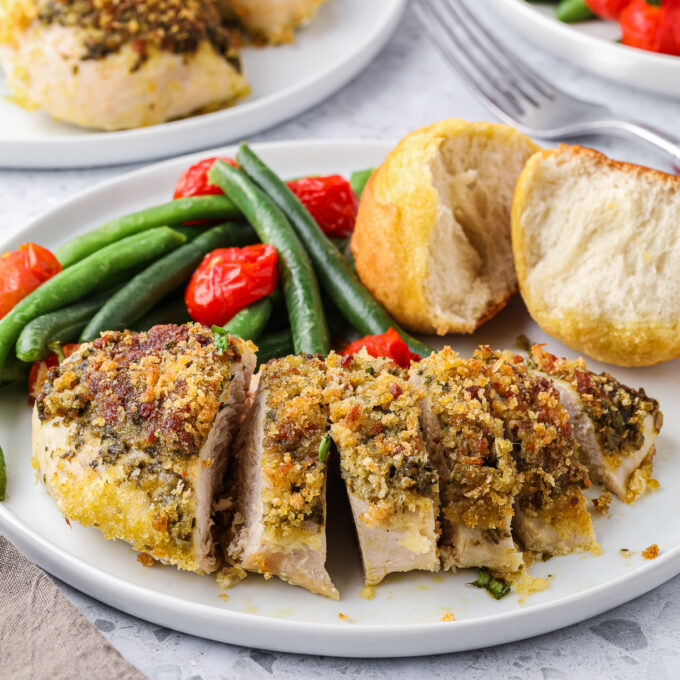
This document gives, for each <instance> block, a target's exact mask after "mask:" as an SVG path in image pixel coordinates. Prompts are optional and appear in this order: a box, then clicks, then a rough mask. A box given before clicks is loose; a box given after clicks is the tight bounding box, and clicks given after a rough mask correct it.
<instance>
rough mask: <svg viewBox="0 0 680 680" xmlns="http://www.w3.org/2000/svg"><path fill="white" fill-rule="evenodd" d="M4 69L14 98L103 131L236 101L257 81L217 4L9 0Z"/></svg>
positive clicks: (1, 36) (2, 38)
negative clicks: (250, 80)
mask: <svg viewBox="0 0 680 680" xmlns="http://www.w3.org/2000/svg"><path fill="white" fill-rule="evenodd" d="M7 1H8V3H10V5H13V6H14V10H13V11H12V12H11V13H10V12H7V17H8V19H7V23H9V24H11V25H9V26H5V27H4V28H3V29H2V30H1V31H0V66H2V68H3V70H4V71H5V74H6V78H7V83H8V86H9V87H10V90H11V91H12V94H13V98H14V100H15V101H16V102H17V103H18V104H20V105H22V106H24V107H26V108H28V109H35V108H40V109H43V110H44V111H46V112H47V113H48V114H50V115H51V116H53V117H54V118H56V119H59V120H63V121H66V122H68V123H73V124H75V125H80V126H83V127H88V128H94V129H99V130H122V129H126V128H136V127H142V126H146V125H155V124H157V123H162V122H164V121H167V120H172V119H176V118H181V117H184V116H188V115H191V114H194V113H200V112H202V111H207V110H214V109H216V108H221V107H224V106H227V105H229V104H231V103H232V102H233V101H234V100H235V99H237V98H239V97H242V96H244V95H246V94H247V93H248V91H249V87H248V84H247V82H246V80H245V78H244V76H243V74H242V72H241V66H240V61H239V59H238V55H237V53H236V51H235V48H234V46H232V41H231V37H230V34H229V33H228V32H227V30H226V29H225V28H224V27H223V26H222V25H221V19H220V15H219V12H218V11H217V9H216V7H215V6H214V5H213V3H212V2H209V0H190V1H189V2H184V1H183V0H145V3H144V4H143V5H142V6H141V7H140V6H139V5H138V4H135V3H117V2H113V1H112V0H108V1H107V0H104V1H103V2H101V3H93V2H91V1H90V0H63V1H60V0H30V1H28V0H7Z"/></svg>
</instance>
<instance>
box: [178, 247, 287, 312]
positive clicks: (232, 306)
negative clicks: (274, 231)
mask: <svg viewBox="0 0 680 680" xmlns="http://www.w3.org/2000/svg"><path fill="white" fill-rule="evenodd" d="M276 262H277V256H276V250H275V248H274V246H271V245H269V244H265V243H258V244H257V245H253V246H246V247H245V248H218V249H217V250H213V251H212V252H211V253H208V254H207V255H206V256H205V257H204V258H203V261H202V262H201V264H200V265H199V266H198V269H196V271H195V272H194V273H193V276H192V277H191V280H190V281H189V285H188V286H187V289H186V292H185V294H184V300H185V302H186V304H187V309H188V310H189V315H190V316H191V318H192V319H193V320H194V321H198V322H199V323H202V324H204V325H206V326H212V325H215V326H224V324H225V323H227V321H229V319H231V317H232V316H234V314H236V313H237V312H240V311H241V310H242V309H244V308H245V307H247V306H248V305H250V304H252V303H253V302H256V301H257V300H259V299H260V298H263V297H265V296H267V295H270V294H271V293H272V292H273V291H274V288H276V284H277V283H278V280H279V272H278V269H277V267H276Z"/></svg>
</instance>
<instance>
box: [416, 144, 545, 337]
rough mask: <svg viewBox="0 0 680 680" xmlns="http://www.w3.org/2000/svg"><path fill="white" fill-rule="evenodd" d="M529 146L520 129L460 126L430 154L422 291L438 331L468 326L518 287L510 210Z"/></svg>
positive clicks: (466, 329) (472, 326)
mask: <svg viewBox="0 0 680 680" xmlns="http://www.w3.org/2000/svg"><path fill="white" fill-rule="evenodd" d="M532 152H533V148H532V147H531V145H530V142H529V141H528V140H527V139H526V138H524V137H523V136H521V135H517V136H514V135H508V136H505V135H504V136H498V137H497V136H494V135H481V134H476V133H475V132H474V131H462V132H459V133H458V134H456V135H454V136H451V137H449V138H445V139H443V141H442V143H441V145H440V147H439V152H438V153H437V154H435V156H434V157H433V159H432V162H431V165H430V172H431V175H432V183H433V185H434V187H435V189H436V191H437V193H438V206H437V220H436V224H435V227H434V229H433V230H432V232H431V236H430V240H429V243H428V248H429V258H430V259H429V273H428V276H427V279H426V282H425V293H426V297H427V299H428V302H429V303H430V305H431V308H432V312H433V315H434V316H435V318H436V320H437V326H438V331H439V332H442V333H445V332H447V330H450V329H451V328H452V327H454V328H456V329H457V330H461V331H464V332H472V331H473V330H474V329H475V328H476V327H477V326H478V325H479V324H480V323H481V322H482V321H484V320H485V319H487V318H489V317H490V316H492V315H493V314H494V313H495V312H496V311H497V310H498V309H500V308H501V307H502V306H503V305H504V304H505V302H506V301H507V299H508V298H509V297H510V296H511V295H512V294H513V293H514V292H515V291H516V289H517V278H516V275H515V268H514V265H513V258H512V249H511V242H510V208H511V203H512V195H513V191H514V188H515V182H516V181H517V177H518V176H519V174H520V172H521V171H522V168H523V167H524V164H525V163H526V161H527V158H528V157H529V156H530V155H531V153H532Z"/></svg>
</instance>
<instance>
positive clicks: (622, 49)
mask: <svg viewBox="0 0 680 680" xmlns="http://www.w3.org/2000/svg"><path fill="white" fill-rule="evenodd" d="M488 4H489V5H490V6H491V8H492V9H493V10H495V12H496V13H497V14H498V15H499V16H500V17H501V19H503V20H505V21H507V22H508V23H509V24H510V25H511V26H512V27H513V28H514V29H515V30H516V31H518V32H519V33H521V34H522V35H523V36H524V37H526V38H527V39H528V40H531V41H532V42H535V43H537V44H538V45H540V46H541V47H543V48H544V49H546V50H548V51H549V52H552V53H554V54H556V55H558V56H560V57H562V58H564V59H565V60H566V61H570V62H573V63H574V64H576V65H577V66H580V67H581V68H583V69H586V70H588V71H592V72H593V73H596V74H597V75H600V76H602V77H604V78H608V79H609V80H614V81H616V82H619V83H622V84H624V85H628V86H629V87H635V88H644V89H646V90H651V91H652V92H657V93H659V94H665V95H670V96H672V97H678V96H680V57H676V56H672V55H668V54H656V53H655V52H647V51H645V50H639V49H636V48H634V47H628V46H626V45H621V44H619V43H617V42H616V40H618V39H619V38H620V37H621V32H620V30H619V26H618V24H616V23H615V22H609V21H602V20H593V21H585V22H580V23H575V24H565V23H562V22H561V21H558V20H557V19H556V18H555V13H554V12H555V6H556V5H557V3H548V4H545V5H544V4H530V3H528V2H526V0H488ZM470 6H471V7H472V6H473V3H470ZM499 38H501V39H502V36H500V35H499ZM510 47H513V48H514V51H515V52H519V48H518V46H517V45H510Z"/></svg>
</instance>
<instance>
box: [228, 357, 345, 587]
mask: <svg viewBox="0 0 680 680" xmlns="http://www.w3.org/2000/svg"><path fill="white" fill-rule="evenodd" d="M259 375H260V382H259V386H258V390H257V393H256V395H255V399H254V403H253V406H252V407H251V409H250V411H249V414H248V416H247V419H246V421H245V423H244V425H243V427H242V428H241V432H240V434H239V442H238V445H237V454H236V461H237V462H236V470H235V487H234V491H235V493H234V496H235V511H236V512H235V515H234V520H233V527H232V536H233V537H232V540H231V543H230V545H229V546H228V548H227V554H228V557H229V559H230V560H232V561H233V562H234V563H235V564H236V565H237V566H239V567H241V568H243V569H247V570H248V571H255V572H259V573H261V574H265V576H271V575H272V574H274V575H276V576H278V577H280V578H282V579H283V580H284V581H288V582H289V583H292V584H293V585H298V586H302V587H303V588H306V589H307V590H310V591H311V592H313V593H319V594H320V595H325V596H326V597H330V598H332V599H334V600H337V599H338V598H339V595H338V591H337V590H336V588H335V586H334V585H333V583H332V582H331V578H330V576H329V575H328V572H327V571H326V567H325V562H326V461H325V459H324V460H321V459H320V457H319V447H320V446H321V442H322V440H323V438H324V436H325V435H326V434H327V432H328V408H327V407H326V406H325V405H324V404H323V402H322V397H323V389H324V385H325V379H326V375H325V365H324V363H323V361H321V360H320V359H318V358H316V357H309V356H289V357H285V358H283V359H276V360H274V361H270V362H269V363H268V364H266V365H265V366H263V367H262V369H261V371H260V374H259Z"/></svg>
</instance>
